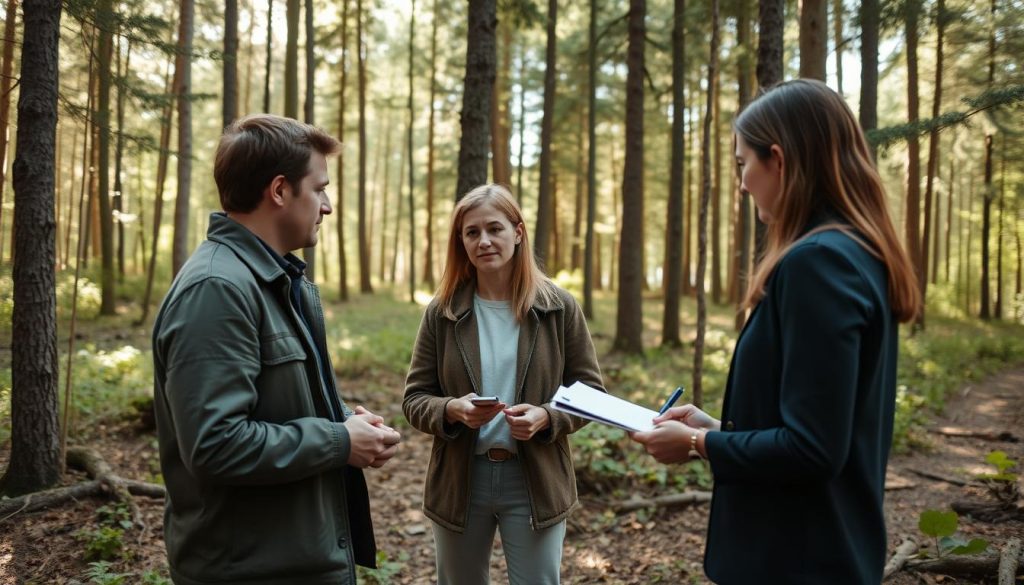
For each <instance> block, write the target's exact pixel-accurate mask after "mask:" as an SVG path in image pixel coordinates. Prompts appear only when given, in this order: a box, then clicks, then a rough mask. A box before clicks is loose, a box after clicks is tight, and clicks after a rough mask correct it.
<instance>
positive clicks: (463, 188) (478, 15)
mask: <svg viewBox="0 0 1024 585" xmlns="http://www.w3.org/2000/svg"><path fill="white" fill-rule="evenodd" d="M497 21H498V16H497V5H496V2H495V0H469V28H468V31H467V39H466V82H465V87H464V89H463V93H462V119H461V124H460V126H461V130H462V135H461V137H460V138H459V170H458V178H457V180H456V184H455V200H456V201H458V200H459V199H461V198H462V196H463V195H465V194H466V193H468V192H469V191H470V189H472V188H473V187H476V186H477V185H481V184H483V183H486V182H487V160H488V152H489V146H490V143H491V121H490V115H491V92H492V91H493V90H494V77H495V74H496V71H495V68H496V67H497V65H496V60H497V56H496V54H495V50H496V49H495V38H494V37H495V28H496V26H497Z"/></svg>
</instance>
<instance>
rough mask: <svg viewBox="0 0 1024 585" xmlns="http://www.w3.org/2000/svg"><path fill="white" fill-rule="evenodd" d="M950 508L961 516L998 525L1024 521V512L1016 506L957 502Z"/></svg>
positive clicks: (965, 501) (966, 501)
mask: <svg viewBox="0 0 1024 585" xmlns="http://www.w3.org/2000/svg"><path fill="white" fill-rule="evenodd" d="M950 507H951V508H953V511H954V512H956V513H957V514H959V515H961V516H970V517H971V518H974V519H975V520H981V521H982V522H989V523H996V522H1005V521H1007V520H1024V512H1022V511H1021V510H1020V509H1018V508H1017V507H1015V506H1012V505H1006V504H1002V503H987V502H972V501H968V500H957V501H955V502H953V503H951V504H950Z"/></svg>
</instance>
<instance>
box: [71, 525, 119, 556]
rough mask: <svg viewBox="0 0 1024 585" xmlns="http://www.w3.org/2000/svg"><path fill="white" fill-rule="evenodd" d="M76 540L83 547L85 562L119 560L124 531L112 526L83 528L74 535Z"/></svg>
mask: <svg viewBox="0 0 1024 585" xmlns="http://www.w3.org/2000/svg"><path fill="white" fill-rule="evenodd" d="M75 536H76V537H77V538H78V540H79V541H80V542H81V543H82V544H83V545H84V546H85V553H84V555H83V556H84V557H85V560H87V561H93V560H101V561H108V560H110V559H115V558H121V557H122V556H123V555H124V554H125V550H124V530H122V529H120V528H114V527H113V526H99V527H98V528H83V529H82V530H79V531H78V532H76V533H75Z"/></svg>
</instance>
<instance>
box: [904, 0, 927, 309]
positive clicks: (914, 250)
mask: <svg viewBox="0 0 1024 585" xmlns="http://www.w3.org/2000/svg"><path fill="white" fill-rule="evenodd" d="M919 8H920V0H908V1H907V3H906V9H907V13H906V22H905V25H906V27H905V29H904V30H905V33H906V34H905V39H904V40H905V41H906V43H907V121H908V122H909V123H911V124H913V123H915V122H917V120H918V104H919V102H920V99H919V97H918V87H917V84H918V75H917V35H918V26H917V24H918V15H919ZM907 159H908V160H907V199H906V212H905V214H904V222H905V223H904V226H905V229H906V246H907V251H908V252H909V253H910V261H911V263H912V264H913V265H914V271H915V272H916V273H917V282H918V286H919V287H920V289H921V291H922V294H923V291H924V287H925V282H924V281H925V278H926V275H925V266H924V262H925V258H924V256H923V255H922V254H921V145H920V142H919V140H918V138H917V135H916V134H915V135H913V136H911V137H910V138H908V139H907ZM921 298H922V299H923V298H924V297H923V296H922V297H921ZM924 319H925V308H924V306H922V307H921V311H920V312H919V313H918V314H917V320H916V328H923V327H924Z"/></svg>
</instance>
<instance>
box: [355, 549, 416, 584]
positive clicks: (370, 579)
mask: <svg viewBox="0 0 1024 585" xmlns="http://www.w3.org/2000/svg"><path fill="white" fill-rule="evenodd" d="M408 561H409V553H407V552H405V551H400V552H399V553H398V559H397V560H390V559H389V558H388V554H387V553H386V552H384V551H382V550H379V551H377V568H376V569H367V568H366V567H357V571H356V576H357V580H358V581H359V582H360V583H367V584H369V585H390V584H391V583H393V581H392V580H391V578H392V577H394V576H395V575H397V574H399V573H401V572H402V569H403V568H405V563H406V562H408Z"/></svg>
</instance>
